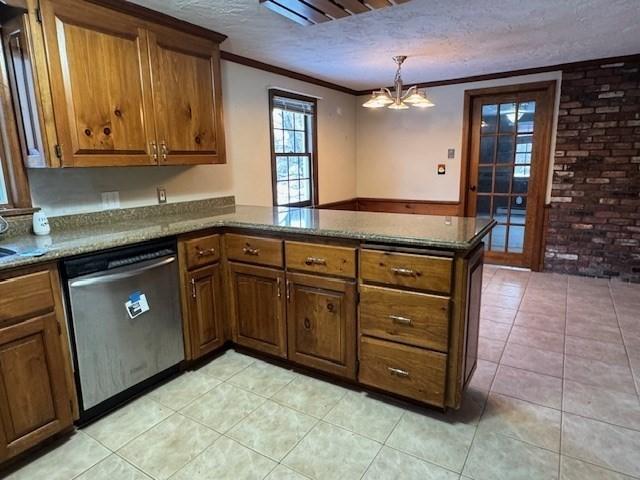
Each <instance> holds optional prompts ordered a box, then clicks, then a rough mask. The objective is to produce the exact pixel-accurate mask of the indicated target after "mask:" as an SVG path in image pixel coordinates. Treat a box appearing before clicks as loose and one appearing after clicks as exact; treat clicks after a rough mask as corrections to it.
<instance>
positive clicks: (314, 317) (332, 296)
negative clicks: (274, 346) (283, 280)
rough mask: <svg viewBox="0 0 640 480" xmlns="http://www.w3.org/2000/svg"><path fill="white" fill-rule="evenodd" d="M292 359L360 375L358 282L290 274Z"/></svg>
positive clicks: (338, 372) (334, 371)
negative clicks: (357, 364)
mask: <svg viewBox="0 0 640 480" xmlns="http://www.w3.org/2000/svg"><path fill="white" fill-rule="evenodd" d="M287 324H288V331H289V359H290V360H292V361H294V362H296V363H299V364H301V365H306V366H308V367H313V368H316V369H318V370H323V371H325V372H328V373H332V374H334V375H338V376H341V377H345V378H349V379H355V377H356V284H355V282H353V281H347V280H340V279H334V278H324V277H319V276H316V275H305V274H301V273H288V274H287Z"/></svg>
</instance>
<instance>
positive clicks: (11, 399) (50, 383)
mask: <svg viewBox="0 0 640 480" xmlns="http://www.w3.org/2000/svg"><path fill="white" fill-rule="evenodd" d="M0 378H2V383H0V421H1V423H2V437H3V438H2V439H0V440H1V441H0V459H6V458H10V457H13V456H15V455H17V454H18V453H20V452H22V451H24V450H26V449H28V448H30V447H32V446H34V445H36V444H37V443H39V442H40V441H42V440H44V439H45V438H47V437H49V436H51V435H53V434H55V433H57V432H58V431H61V430H63V429H64V428H66V427H68V426H70V425H71V422H72V420H71V406H70V403H69V396H68V393H67V391H66V383H65V377H64V367H63V360H62V355H61V352H60V344H59V342H58V336H57V328H56V317H55V314H49V315H46V316H43V317H38V318H34V319H31V320H26V321H24V322H22V323H18V324H15V325H12V326H10V327H7V328H4V329H1V330H0Z"/></svg>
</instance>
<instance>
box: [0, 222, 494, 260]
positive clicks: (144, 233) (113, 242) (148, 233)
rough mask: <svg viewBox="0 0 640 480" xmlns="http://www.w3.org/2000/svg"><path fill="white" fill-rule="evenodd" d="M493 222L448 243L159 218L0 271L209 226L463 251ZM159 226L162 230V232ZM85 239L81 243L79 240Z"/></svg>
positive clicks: (90, 237)
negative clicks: (168, 221)
mask: <svg viewBox="0 0 640 480" xmlns="http://www.w3.org/2000/svg"><path fill="white" fill-rule="evenodd" d="M494 224H495V222H490V223H488V224H487V225H486V226H484V228H482V229H481V230H479V231H478V232H477V233H476V234H475V235H474V237H473V238H472V239H471V240H469V241H466V242H451V241H438V240H434V239H429V238H415V237H403V236H402V235H387V234H376V233H369V232H349V231H343V230H332V229H323V228H309V227H292V226H278V225H270V224H266V223H253V222H248V221H238V220H233V219H231V220H229V219H227V220H225V219H211V217H209V220H202V221H198V220H190V221H189V224H188V225H175V224H174V225H171V227H169V228H167V227H165V226H163V222H162V221H161V220H159V221H158V225H157V226H145V227H141V228H140V229H139V230H138V231H136V230H135V229H132V230H131V231H129V232H127V233H126V235H123V236H120V237H118V238H113V235H115V234H116V233H114V234H109V233H104V234H97V235H96V234H93V235H92V234H91V233H87V235H86V238H82V239H80V242H81V243H80V244H79V245H73V246H62V247H58V248H56V247H55V246H54V247H48V249H47V252H46V253H45V254H44V255H41V256H37V257H31V256H20V255H12V256H8V257H4V258H0V272H1V271H3V270H10V269H15V268H19V267H27V266H32V265H36V264H41V263H50V262H54V261H58V260H61V259H64V258H69V257H74V256H78V255H83V254H88V253H93V252H99V251H102V250H108V249H112V248H118V247H123V246H128V245H133V244H137V243H142V242H147V241H152V240H157V239H161V238H167V237H173V236H178V235H184V234H188V233H194V232H198V231H202V230H208V229H212V228H225V227H226V228H240V229H247V230H253V231H261V232H265V233H290V234H302V235H305V234H308V235H317V236H321V237H326V238H337V239H345V240H360V241H371V242H378V243H383V244H393V245H398V246H406V247H422V248H435V249H448V250H457V251H460V250H462V251H466V250H470V249H472V248H474V247H475V246H476V245H477V244H478V243H480V242H481V241H482V238H483V237H484V236H485V235H486V234H487V233H488V232H489V231H490V230H491V228H493V226H494ZM159 229H162V230H161V231H160V230H159ZM35 238H37V237H35V236H34V235H30V236H29V240H30V241H33V240H34V239H35ZM21 239H22V240H23V239H24V237H14V238H12V239H8V240H6V241H4V240H0V247H6V248H11V247H14V249H15V247H16V246H18V245H20V240H21ZM82 242H84V243H82Z"/></svg>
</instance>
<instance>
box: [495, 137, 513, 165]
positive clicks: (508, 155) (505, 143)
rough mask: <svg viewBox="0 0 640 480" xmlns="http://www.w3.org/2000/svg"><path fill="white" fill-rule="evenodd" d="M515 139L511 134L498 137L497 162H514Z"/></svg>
mask: <svg viewBox="0 0 640 480" xmlns="http://www.w3.org/2000/svg"><path fill="white" fill-rule="evenodd" d="M514 141H515V139H514V138H513V136H511V135H500V136H499V137H498V158H497V160H496V163H513V154H514V152H513V148H514Z"/></svg>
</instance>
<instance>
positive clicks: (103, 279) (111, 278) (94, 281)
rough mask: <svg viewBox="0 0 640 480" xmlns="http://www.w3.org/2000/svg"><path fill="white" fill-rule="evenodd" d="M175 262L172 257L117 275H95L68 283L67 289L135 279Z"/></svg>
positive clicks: (174, 258)
mask: <svg viewBox="0 0 640 480" xmlns="http://www.w3.org/2000/svg"><path fill="white" fill-rule="evenodd" d="M175 261H176V257H175V256H172V257H167V258H163V259H161V260H156V261H154V262H151V263H147V264H145V265H142V266H139V267H135V268H131V269H130V270H124V271H122V272H118V273H111V274H106V275H103V274H97V275H95V276H93V275H92V276H90V277H87V278H82V279H80V280H76V281H74V282H70V283H69V287H71V288H75V287H88V286H90V285H99V284H102V283H111V282H117V281H118V280H124V279H125V278H131V277H135V276H136V275H138V274H140V273H142V272H145V271H147V270H153V269H154V268H159V267H162V266H164V265H169V264H170V263H173V262H175Z"/></svg>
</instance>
